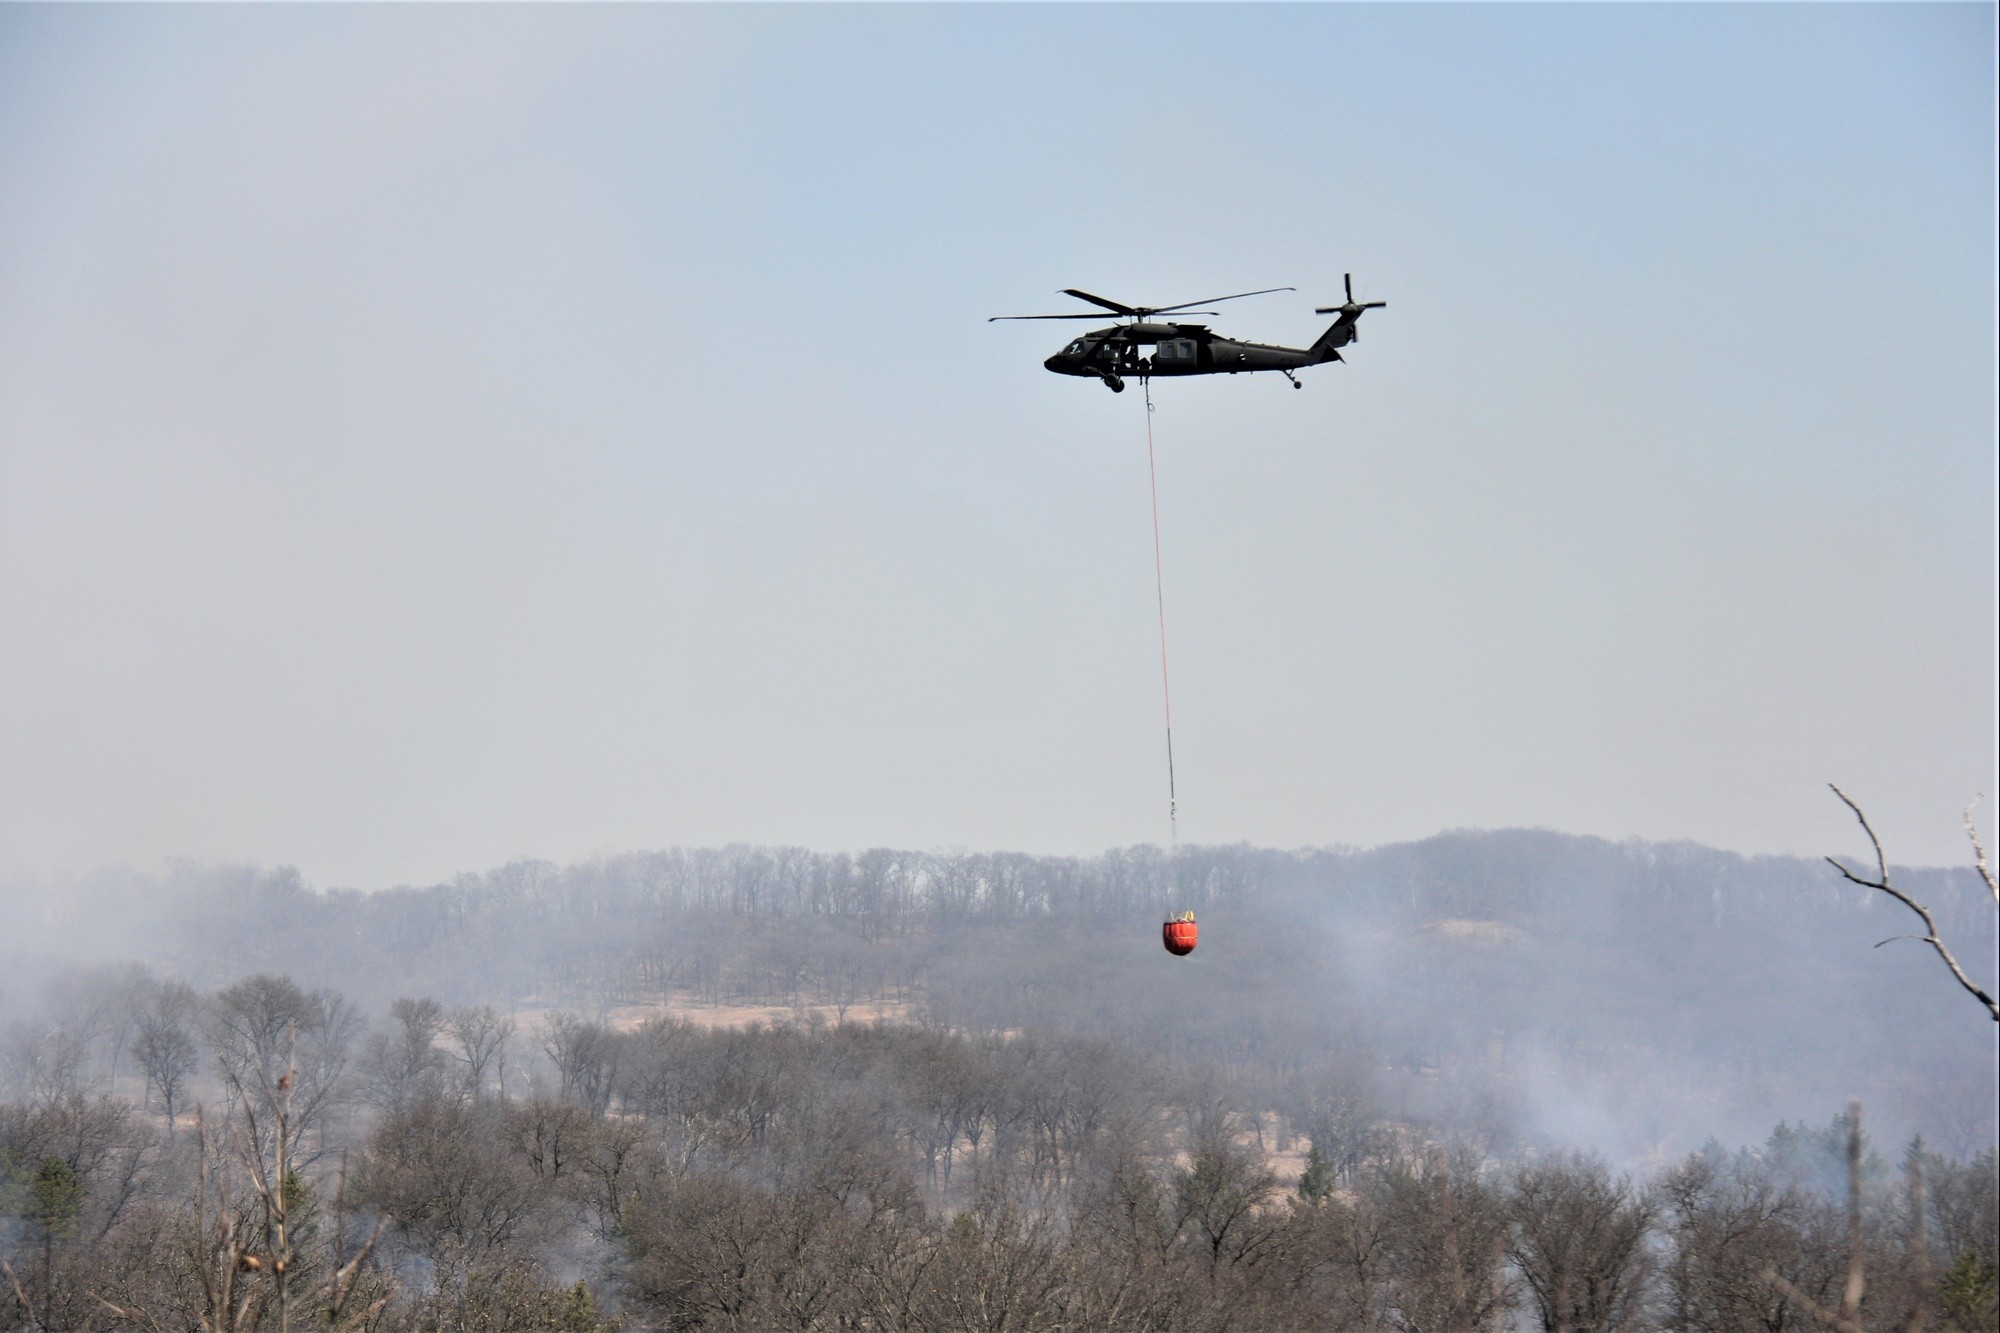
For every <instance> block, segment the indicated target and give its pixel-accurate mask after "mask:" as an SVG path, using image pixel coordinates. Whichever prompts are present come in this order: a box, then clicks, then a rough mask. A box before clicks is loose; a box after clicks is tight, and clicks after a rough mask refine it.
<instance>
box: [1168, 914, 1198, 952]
mask: <svg viewBox="0 0 2000 1333" xmlns="http://www.w3.org/2000/svg"><path fill="white" fill-rule="evenodd" d="M1192 917H1193V914H1192V913H1189V915H1188V917H1187V918H1185V919H1177V920H1173V921H1169V922H1167V923H1166V924H1165V925H1163V926H1161V927H1160V939H1161V941H1162V942H1163V943H1164V944H1165V945H1166V946H1167V952H1168V953H1170V954H1172V955H1173V956H1174V957H1176V958H1182V957H1185V956H1186V955H1188V954H1191V953H1193V952H1194V945H1195V924H1194V921H1193V919H1192Z"/></svg>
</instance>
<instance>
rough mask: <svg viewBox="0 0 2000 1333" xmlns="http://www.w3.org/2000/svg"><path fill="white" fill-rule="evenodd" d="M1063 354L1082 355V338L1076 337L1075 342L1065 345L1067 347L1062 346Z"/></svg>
mask: <svg viewBox="0 0 2000 1333" xmlns="http://www.w3.org/2000/svg"><path fill="white" fill-rule="evenodd" d="M1063 355H1064V356H1082V355H1083V339H1081V338H1078V339H1077V340H1076V341H1075V342H1073V343H1071V344H1070V345H1069V346H1067V347H1065V348H1063Z"/></svg>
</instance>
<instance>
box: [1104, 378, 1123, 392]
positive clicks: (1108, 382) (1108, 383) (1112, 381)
mask: <svg viewBox="0 0 2000 1333" xmlns="http://www.w3.org/2000/svg"><path fill="white" fill-rule="evenodd" d="M1104 387H1105V388H1107V389H1109V390H1111V392H1113V393H1124V392H1125V381H1124V380H1121V379H1119V378H1118V377H1117V376H1116V375H1106V376H1105V377H1104Z"/></svg>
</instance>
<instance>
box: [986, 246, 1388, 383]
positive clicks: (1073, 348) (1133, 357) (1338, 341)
mask: <svg viewBox="0 0 2000 1333" xmlns="http://www.w3.org/2000/svg"><path fill="white" fill-rule="evenodd" d="M1345 278H1346V285H1347V300H1346V302H1345V303H1343V304H1341V305H1334V306H1321V307H1319V308H1318V309H1316V310H1314V311H1313V313H1314V314H1316V315H1338V316H1340V318H1338V319H1336V320H1334V321H1333V324H1332V326H1331V327H1329V328H1328V329H1327V331H1326V332H1325V333H1322V334H1320V336H1319V338H1318V339H1317V340H1316V341H1314V343H1313V345H1312V346H1310V347H1273V346H1271V345H1270V344H1268V343H1253V342H1243V341H1240V340H1238V339H1235V338H1224V337H1222V336H1221V335H1220V334H1217V333H1215V332H1214V331H1212V330H1211V329H1210V328H1209V327H1208V326H1207V325H1206V324H1183V323H1181V322H1179V320H1158V321H1156V319H1155V316H1159V315H1180V316H1186V315H1214V314H1216V313H1217V312H1216V311H1213V310H1196V309H1194V308H1193V307H1195V306H1204V305H1217V304H1220V303H1221V302H1223V301H1237V300H1241V299H1242V298H1244V297H1246V296H1268V295H1270V294H1271V293H1272V292H1290V291H1297V290H1298V289H1297V288H1295V287H1266V288H1264V289H1263V290H1262V291H1255V292H1237V293H1236V294H1234V295H1233V296H1205V297H1203V298H1202V299H1201V300H1199V301H1182V302H1181V303H1180V304H1178V305H1166V306H1139V305H1125V304H1123V303H1122V302H1119V301H1108V300H1106V299H1105V298H1103V297H1102V296H1093V295H1091V294H1090V293H1089V292H1083V291H1078V290H1077V289H1076V288H1074V287H1065V288H1064V289H1063V295H1064V296H1074V297H1075V298H1076V299H1077V300H1079V301H1088V302H1089V303H1090V304H1092V305H1094V306H1100V307H1102V308H1103V309H1105V310H1109V311H1111V312H1112V313H1113V314H1116V315H1118V316H1119V317H1120V318H1122V319H1127V320H1130V321H1131V323H1129V324H1116V325H1113V326H1112V327H1110V328H1108V329H1092V330H1091V331H1090V332H1089V333H1086V334H1084V335H1083V336H1082V337H1080V338H1077V339H1075V340H1074V341H1072V342H1071V343H1070V345H1069V346H1067V347H1065V348H1063V349H1062V350H1061V351H1060V352H1057V353H1056V354H1055V355H1054V356H1052V357H1050V358H1049V359H1048V360H1046V361H1044V362H1042V365H1043V366H1044V367H1045V368H1047V369H1049V370H1052V371H1054V372H1055V373H1056V374H1058V375H1081V376H1095V377H1097V378H1098V379H1100V380H1102V381H1104V384H1105V387H1106V388H1108V389H1110V390H1111V392H1113V393H1123V392H1125V377H1126V376H1128V375H1129V376H1136V377H1137V378H1139V379H1141V380H1144V379H1147V378H1149V377H1151V376H1154V375H1240V374H1243V373H1244V372H1246V371H1257V370H1275V371H1277V372H1278V373H1279V374H1281V375H1283V376H1284V377H1285V378H1286V379H1288V380H1290V381H1291V382H1292V387H1293V388H1294V389H1302V388H1304V387H1305V386H1304V385H1303V384H1301V383H1299V377H1298V376H1297V375H1296V374H1295V373H1294V372H1295V371H1298V370H1301V369H1303V368H1304V367H1306V366H1317V365H1320V364H1321V363H1323V362H1327V361H1340V360H1343V359H1344V358H1343V357H1342V356H1341V355H1340V349H1341V348H1343V347H1345V346H1347V345H1348V344H1349V343H1354V342H1359V341H1360V340H1361V331H1360V329H1359V327H1358V325H1359V323H1360V320H1361V314H1362V312H1363V311H1366V310H1379V309H1381V308H1382V307H1384V306H1386V305H1388V304H1389V303H1388V302H1387V301H1356V300H1355V299H1354V275H1353V274H1352V273H1349V274H1346V275H1345ZM1102 318H1104V316H1103V315H1101V314H1099V313H1098V312H1097V311H1095V310H1092V311H1087V312H1085V313H1083V314H1071V315H994V316H993V317H992V318H991V319H988V320H987V321H986V322H987V323H989V324H991V323H993V322H994V321H996V320H1003V319H1102ZM1143 347H1150V348H1152V349H1153V353H1152V355H1151V356H1147V355H1144V354H1143V353H1142V352H1141V351H1140V349H1141V348H1143Z"/></svg>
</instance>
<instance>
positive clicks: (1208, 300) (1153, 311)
mask: <svg viewBox="0 0 2000 1333" xmlns="http://www.w3.org/2000/svg"><path fill="white" fill-rule="evenodd" d="M1297 290H1298V288H1296V287H1266V288H1264V290H1262V291H1259V292H1238V293H1236V295H1234V296H1204V297H1202V298H1200V299H1199V300H1195V301H1183V302H1181V303H1180V304H1179V305H1156V306H1147V307H1146V308H1145V310H1146V313H1147V314H1149V315H1167V314H1172V313H1173V312H1174V311H1176V310H1186V309H1187V308H1188V307H1189V306H1191V305H1213V304H1214V303H1215V302H1217V301H1240V300H1242V299H1243V298H1244V297H1246V296H1269V295H1270V294H1271V293H1272V292H1295V291H1297ZM1077 294H1078V293H1076V292H1071V293H1070V295H1071V296H1075V295H1077ZM1201 313H1202V314H1209V313H1211V312H1210V311H1206V310H1204V311H1202V312H1201Z"/></svg>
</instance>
